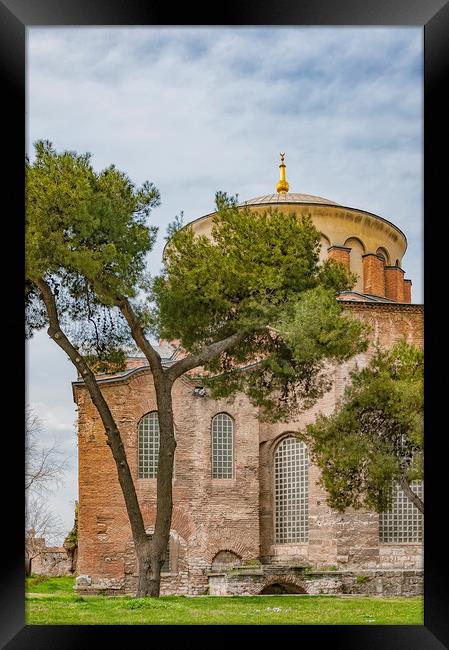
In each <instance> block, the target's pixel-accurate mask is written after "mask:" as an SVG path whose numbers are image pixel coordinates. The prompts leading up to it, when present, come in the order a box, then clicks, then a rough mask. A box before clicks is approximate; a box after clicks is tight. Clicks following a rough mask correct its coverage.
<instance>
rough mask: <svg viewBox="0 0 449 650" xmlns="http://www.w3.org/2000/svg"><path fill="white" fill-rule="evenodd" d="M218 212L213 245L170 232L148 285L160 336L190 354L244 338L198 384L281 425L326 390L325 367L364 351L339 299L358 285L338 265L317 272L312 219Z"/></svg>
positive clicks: (221, 199) (221, 205)
mask: <svg viewBox="0 0 449 650" xmlns="http://www.w3.org/2000/svg"><path fill="white" fill-rule="evenodd" d="M216 203H217V213H216V216H215V217H214V220H213V221H214V223H213V229H212V236H213V240H211V239H209V238H208V237H206V236H204V235H200V236H198V235H195V233H194V231H193V229H192V228H191V227H185V228H182V229H178V230H176V231H174V233H173V236H172V238H171V240H170V242H169V244H168V246H167V250H166V257H167V264H166V268H165V271H164V273H163V274H162V275H160V276H159V277H157V278H155V280H154V282H153V291H152V298H153V300H154V302H155V304H156V305H157V320H156V326H157V330H158V332H159V334H160V335H161V337H162V338H164V339H167V340H173V339H178V340H180V341H182V344H183V346H184V348H185V349H186V350H188V351H189V352H197V351H198V350H200V349H201V348H202V347H203V346H205V345H208V344H211V343H214V342H216V341H220V340H222V339H225V338H226V337H228V336H230V335H231V334H233V333H234V332H236V331H242V332H244V333H245V336H244V338H243V340H242V341H241V342H240V343H239V344H238V345H236V346H234V347H233V348H232V349H230V350H228V351H226V352H225V353H224V354H222V355H220V356H219V357H217V358H215V359H214V360H212V361H211V362H210V363H208V364H207V365H206V367H205V374H204V378H203V379H204V382H205V384H206V385H207V386H208V388H209V390H210V393H211V395H212V396H213V397H216V398H219V397H230V396H232V395H234V394H235V393H236V392H238V391H244V392H245V393H246V394H247V395H248V396H249V397H250V399H251V400H252V401H253V403H254V404H256V405H258V406H261V407H262V409H263V415H264V417H265V418H267V419H271V420H281V419H283V418H285V417H287V416H288V415H289V414H290V415H291V414H292V413H293V412H295V411H298V410H301V409H304V408H307V407H308V406H310V405H311V404H312V403H313V402H314V401H315V400H316V399H317V398H318V397H320V396H321V395H322V394H323V393H324V392H325V391H326V390H328V388H329V387H330V383H331V375H330V373H329V372H328V368H327V367H326V363H325V362H326V361H327V362H329V361H341V360H343V359H346V358H349V357H350V356H352V355H354V354H356V353H358V352H360V351H362V350H364V349H366V340H365V335H366V328H365V327H364V326H363V325H362V323H361V322H360V321H357V320H355V319H354V318H352V317H350V316H344V315H343V314H342V308H341V305H340V304H339V303H338V301H337V300H336V294H337V293H338V292H339V291H342V290H344V289H348V288H350V287H351V286H352V284H353V283H354V276H352V275H350V274H347V272H346V271H345V269H344V267H343V266H342V265H340V264H337V263H336V262H334V261H327V262H325V263H324V264H323V263H321V264H320V262H319V246H320V234H319V232H318V231H317V229H316V228H315V226H314V225H313V223H312V220H311V218H310V216H309V215H307V214H304V215H303V216H302V217H301V218H299V219H298V217H297V216H296V215H295V214H294V213H289V214H285V213H283V212H281V211H280V210H278V209H276V208H275V209H268V210H264V211H263V212H258V213H255V212H253V211H251V210H250V209H249V208H245V207H243V208H242V207H237V202H236V200H235V199H233V198H231V197H228V196H227V195H226V194H223V193H217V196H216ZM242 368H251V370H250V372H242Z"/></svg>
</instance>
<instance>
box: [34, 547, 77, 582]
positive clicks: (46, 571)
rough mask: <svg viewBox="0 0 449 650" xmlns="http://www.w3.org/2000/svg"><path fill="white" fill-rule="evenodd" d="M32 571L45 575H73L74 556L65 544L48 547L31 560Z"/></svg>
mask: <svg viewBox="0 0 449 650" xmlns="http://www.w3.org/2000/svg"><path fill="white" fill-rule="evenodd" d="M31 573H35V574H36V575H43V576H70V575H73V570H72V558H71V557H69V555H68V553H67V551H66V549H65V548H64V547H63V546H56V547H46V548H45V549H44V550H43V551H41V553H39V555H37V556H36V557H34V558H33V559H32V560H31Z"/></svg>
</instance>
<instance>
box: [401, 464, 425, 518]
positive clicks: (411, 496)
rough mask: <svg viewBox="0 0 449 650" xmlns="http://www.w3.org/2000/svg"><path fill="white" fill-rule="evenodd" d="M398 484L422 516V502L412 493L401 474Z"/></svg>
mask: <svg viewBox="0 0 449 650" xmlns="http://www.w3.org/2000/svg"><path fill="white" fill-rule="evenodd" d="M399 484H400V486H401V488H402V490H403V491H404V492H405V494H406V495H407V497H408V498H409V499H410V501H411V502H412V503H413V504H414V505H415V506H416V507H417V508H418V510H419V511H420V512H421V513H422V514H424V501H423V500H422V499H421V498H420V497H419V496H418V495H417V494H415V493H414V492H413V490H412V488H411V487H410V483H409V482H408V480H407V478H406V476H405V474H401V476H400V477H399Z"/></svg>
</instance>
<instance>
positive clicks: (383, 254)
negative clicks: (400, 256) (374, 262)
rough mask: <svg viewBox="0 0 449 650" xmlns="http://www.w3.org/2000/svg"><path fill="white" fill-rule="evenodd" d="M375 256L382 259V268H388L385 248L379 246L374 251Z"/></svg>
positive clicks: (387, 255)
mask: <svg viewBox="0 0 449 650" xmlns="http://www.w3.org/2000/svg"><path fill="white" fill-rule="evenodd" d="M376 255H377V256H378V257H381V258H382V260H383V263H384V266H390V255H389V254H388V251H387V249H386V248H384V247H383V246H379V248H378V249H377V251H376Z"/></svg>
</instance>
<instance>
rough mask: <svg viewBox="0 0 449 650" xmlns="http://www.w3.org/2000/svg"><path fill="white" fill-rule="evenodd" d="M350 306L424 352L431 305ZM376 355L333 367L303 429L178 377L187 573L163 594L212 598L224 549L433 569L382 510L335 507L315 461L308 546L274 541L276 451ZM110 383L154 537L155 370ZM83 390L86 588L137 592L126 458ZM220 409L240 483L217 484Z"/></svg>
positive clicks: (264, 556)
mask: <svg viewBox="0 0 449 650" xmlns="http://www.w3.org/2000/svg"><path fill="white" fill-rule="evenodd" d="M371 257H373V256H371ZM374 257H376V256H374ZM376 259H379V258H376ZM379 261H380V260H379ZM342 304H343V305H344V307H345V309H346V310H347V312H348V313H350V314H352V315H353V316H354V317H356V318H360V319H362V320H364V321H365V322H367V323H369V324H370V325H371V340H372V343H373V344H374V343H375V342H377V343H379V344H380V345H382V346H391V345H392V344H394V342H396V341H397V340H398V339H399V338H401V337H403V336H404V337H405V338H406V339H407V340H408V341H409V342H412V343H415V344H416V345H420V346H422V344H423V309H422V307H421V306H417V305H403V304H402V305H395V304H388V303H361V302H346V303H345V302H343V303H342ZM372 352H373V347H372V346H371V347H370V349H369V350H368V352H367V353H365V354H363V355H359V356H358V357H357V358H356V359H353V360H351V361H350V362H347V363H345V364H342V365H341V366H339V367H337V368H333V369H332V372H333V373H334V380H335V381H334V384H333V387H332V389H331V390H330V391H329V392H328V393H327V394H326V395H325V396H324V397H323V398H322V399H321V400H320V401H319V402H318V403H317V404H316V405H315V407H314V408H313V409H310V410H309V411H307V412H305V413H303V414H301V416H300V417H298V418H297V419H295V420H293V421H291V422H284V423H277V424H269V423H264V422H261V421H260V420H259V417H258V411H257V409H256V408H254V407H253V406H251V404H250V403H249V401H248V400H247V398H246V397H245V396H243V395H238V396H237V397H236V399H235V400H234V401H214V400H211V399H209V398H208V397H207V396H199V395H195V393H194V388H195V386H196V385H197V382H196V381H195V380H194V379H192V380H190V379H186V378H183V379H179V380H177V381H176V382H175V384H174V387H173V410H174V418H175V428H176V438H177V449H176V456H175V478H174V481H173V500H174V508H173V520H172V537H173V539H175V540H177V542H176V544H177V550H176V557H177V560H176V561H177V567H176V570H175V571H173V572H172V574H170V575H165V576H164V577H163V579H162V593H172V592H173V591H175V592H177V593H205V591H207V589H208V584H209V579H208V576H207V571H208V570H210V567H211V564H212V560H213V558H214V557H215V555H216V554H217V553H218V552H219V551H231V552H232V553H235V554H236V555H238V556H239V557H240V558H241V559H242V562H248V561H254V560H257V559H260V560H262V562H270V563H274V564H277V565H279V566H291V565H294V564H297V563H304V562H305V563H307V564H308V565H310V566H311V567H314V568H315V569H319V568H320V567H326V566H329V565H332V566H336V567H339V568H342V567H343V568H345V569H349V568H359V569H370V568H372V569H380V568H383V567H384V568H385V569H388V568H391V567H394V568H395V569H400V568H401V567H402V568H413V569H415V568H419V567H420V566H422V555H421V549H422V545H416V548H414V549H411V548H407V549H405V546H404V545H397V546H395V545H390V544H389V545H388V548H387V546H386V545H381V544H379V539H378V534H379V532H378V516H377V515H375V514H373V513H363V512H362V513H361V512H347V513H344V514H339V513H336V512H334V511H332V510H331V508H329V506H328V505H327V503H326V493H325V492H324V490H323V488H322V487H321V486H320V485H319V483H318V482H319V471H318V469H317V468H316V467H314V466H313V465H311V466H310V469H309V540H308V542H307V543H303V544H275V543H274V536H273V531H274V503H273V480H274V477H273V454H274V451H275V449H276V446H277V444H278V443H279V441H280V440H281V439H282V437H283V436H284V437H285V435H286V434H288V432H289V431H295V430H300V429H301V427H303V426H305V424H307V423H308V422H312V421H313V420H314V418H315V417H316V414H317V413H318V412H320V411H321V412H324V413H330V412H331V411H332V410H333V408H334V406H335V403H336V400H337V399H338V398H339V397H340V396H341V395H342V393H343V390H344V386H345V385H346V382H347V380H348V375H349V371H350V369H351V368H352V367H353V365H354V363H359V364H365V363H367V361H368V359H369V357H370V355H371V354H372ZM142 364H144V360H142ZM101 386H102V391H103V393H104V395H105V398H106V400H107V401H108V403H109V405H110V407H111V411H112V413H113V415H114V416H115V418H116V420H117V423H118V425H119V427H120V431H121V433H122V437H123V441H124V445H125V449H126V452H127V457H128V462H129V465H130V468H131V471H132V472H133V475H134V477H135V482H136V490H137V494H138V498H139V502H140V505H141V508H142V512H143V517H144V521H145V525H146V526H147V527H148V530H151V527H152V526H154V519H155V497H156V480H155V479H138V478H137V442H138V441H137V429H138V423H139V421H140V419H141V418H142V417H143V415H145V414H146V413H148V412H149V411H152V410H156V400H155V392H154V386H153V382H152V378H151V374H150V371H149V368H148V367H145V366H144V365H143V366H142V367H141V368H136V367H135V366H134V371H133V373H132V374H131V375H130V376H128V377H127V378H125V379H123V378H121V379H120V380H119V381H117V382H115V383H114V382H109V383H103V384H101ZM74 392H75V397H76V401H77V404H78V409H79V413H78V450H79V520H78V525H79V550H78V553H79V555H78V573H79V574H82V575H83V576H84V575H87V576H89V578H88V579H86V580H87V581H85V582H84V585H83V584H82V583H83V580H84V579H82V580H81V581H80V587H79V589H80V590H81V591H82V590H83V589H84V591H85V592H91V593H92V591H93V592H95V590H102V589H103V590H106V591H108V590H109V592H114V591H115V592H117V591H120V590H125V591H129V592H132V590H133V588H134V585H135V580H136V572H135V557H134V550H133V545H132V537H131V530H130V526H129V523H128V518H127V514H126V509H125V504H124V500H123V496H122V493H121V489H120V486H119V483H118V480H117V471H116V467H115V463H114V460H113V458H112V454H111V451H110V449H109V447H108V446H107V444H106V436H105V433H104V430H103V427H102V424H101V420H100V418H99V416H98V414H97V411H96V409H95V407H94V406H93V404H92V402H91V400H90V397H89V395H88V393H87V391H86V389H85V388H84V387H82V386H79V385H75V387H74ZM220 412H226V413H228V414H229V415H230V416H231V417H232V418H233V419H234V422H235V478H234V479H229V480H218V479H215V480H214V479H212V478H211V420H212V417H213V416H214V415H215V414H217V413H220ZM404 549H405V550H404ZM392 558H394V559H392Z"/></svg>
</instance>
